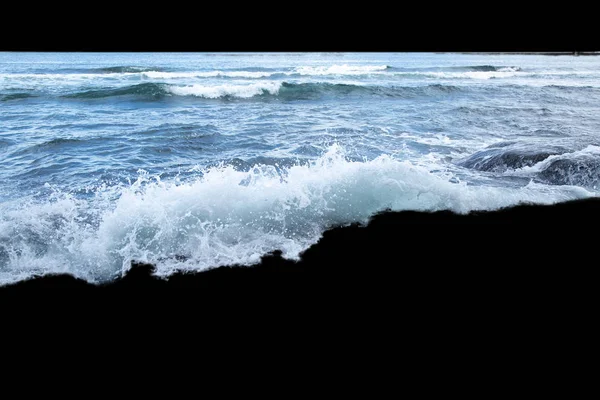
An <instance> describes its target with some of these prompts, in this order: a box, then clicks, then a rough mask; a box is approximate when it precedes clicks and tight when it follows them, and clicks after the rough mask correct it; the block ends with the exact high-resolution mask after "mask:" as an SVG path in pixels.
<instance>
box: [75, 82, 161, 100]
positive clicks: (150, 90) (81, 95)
mask: <svg viewBox="0 0 600 400" xmlns="http://www.w3.org/2000/svg"><path fill="white" fill-rule="evenodd" d="M166 86H167V85H165V84H162V83H140V84H139V85H131V86H125V87H122V88H114V89H99V90H87V91H84V92H78V93H72V94H68V95H65V96H64V97H66V98H73V99H101V98H106V97H115V96H127V95H130V96H131V95H133V96H140V97H154V98H156V97H162V96H164V95H165V94H167V93H168V91H167V90H166V89H165V88H166Z"/></svg>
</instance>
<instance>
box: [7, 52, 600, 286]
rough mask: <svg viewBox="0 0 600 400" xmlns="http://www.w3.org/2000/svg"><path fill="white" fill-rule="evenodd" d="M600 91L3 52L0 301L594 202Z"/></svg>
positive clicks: (438, 64) (592, 82) (363, 65)
mask: <svg viewBox="0 0 600 400" xmlns="http://www.w3.org/2000/svg"><path fill="white" fill-rule="evenodd" d="M599 78H600V58H598V57H584V56H580V57H575V56H557V57H552V56H544V55H511V54H495V55H487V54H454V53H445V54H434V53H10V52H8V53H0V285H6V284H10V283H14V282H18V281H21V280H25V279H28V278H31V277H33V276H39V275H46V274H69V275H72V276H74V277H77V278H80V279H84V280H86V281H88V282H90V283H106V282H111V281H114V280H115V279H117V278H119V277H121V276H123V274H124V273H126V272H127V271H128V270H129V269H130V267H131V264H132V262H139V263H149V264H152V265H154V266H155V274H156V275H157V276H159V277H165V278H168V277H169V276H170V275H172V274H174V273H175V272H182V271H183V272H185V271H190V272H197V271H203V270H207V269H211V268H215V267H219V266H227V265H234V264H236V265H246V266H251V265H253V264H256V263H258V262H259V261H260V260H261V257H263V256H264V255H266V254H268V253H270V252H273V251H275V250H280V251H281V254H282V256H283V257H284V258H287V259H290V260H298V259H299V257H300V256H301V255H302V254H303V252H304V251H306V250H307V249H309V248H310V247H311V246H312V245H314V244H315V243H317V242H318V241H319V239H320V238H321V237H322V235H323V233H324V232H325V231H326V230H328V229H331V228H334V227H339V226H347V225H349V224H352V223H360V224H367V223H368V222H369V219H370V218H371V217H373V216H374V215H375V214H377V213H378V212H381V211H385V210H391V211H401V210H416V211H425V212H428V211H440V210H449V211H452V212H455V213H459V214H467V213H469V212H471V211H479V210H498V209H501V208H504V207H511V206H515V205H518V204H554V203H559V202H565V201H568V200H573V199H582V198H590V197H597V196H598V194H599V191H600V138H599V137H598V131H599V128H600V112H599V111H600V108H599V104H600V79H599Z"/></svg>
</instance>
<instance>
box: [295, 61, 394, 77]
mask: <svg viewBox="0 0 600 400" xmlns="http://www.w3.org/2000/svg"><path fill="white" fill-rule="evenodd" d="M387 68H388V67H387V65H348V64H344V65H332V66H329V67H325V66H320V67H311V66H303V67H297V68H295V69H294V71H293V72H292V73H295V74H300V75H315V76H320V75H363V74H372V73H377V72H379V73H380V72H381V71H384V70H386V69H387Z"/></svg>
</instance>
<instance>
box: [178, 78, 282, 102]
mask: <svg viewBox="0 0 600 400" xmlns="http://www.w3.org/2000/svg"><path fill="white" fill-rule="evenodd" d="M281 84H282V82H259V83H252V84H246V85H234V84H226V85H213V86H207V85H199V84H196V85H190V86H169V87H168V88H167V90H169V91H170V92H171V93H173V94H175V95H178V96H197V97H205V98H209V99H216V98H219V97H225V96H233V97H239V98H249V97H253V96H257V95H261V94H263V93H265V92H267V93H270V94H277V93H278V92H279V89H280V88H281Z"/></svg>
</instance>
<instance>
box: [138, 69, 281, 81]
mask: <svg viewBox="0 0 600 400" xmlns="http://www.w3.org/2000/svg"><path fill="white" fill-rule="evenodd" d="M274 74H277V72H267V71H192V72H159V71H148V72H143V73H142V75H143V76H146V77H148V78H152V79H177V78H219V77H225V78H266V77H269V76H272V75H274Z"/></svg>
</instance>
